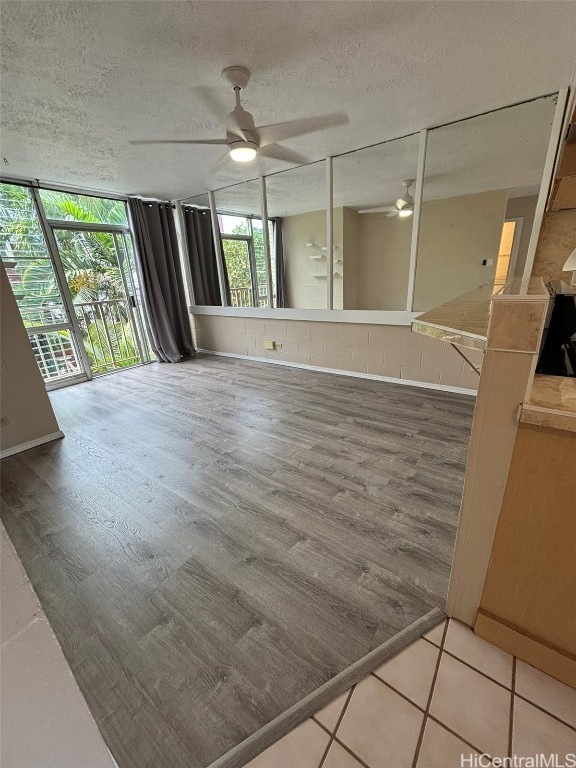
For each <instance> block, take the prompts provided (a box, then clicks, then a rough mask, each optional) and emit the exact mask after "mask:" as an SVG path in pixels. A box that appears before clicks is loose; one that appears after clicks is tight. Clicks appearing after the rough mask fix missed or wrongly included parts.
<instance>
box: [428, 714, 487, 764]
mask: <svg viewBox="0 0 576 768" xmlns="http://www.w3.org/2000/svg"><path fill="white" fill-rule="evenodd" d="M475 754H478V753H477V752H475V751H474V750H473V749H472V748H471V747H469V746H468V744H465V743H464V742H463V741H461V740H460V739H458V738H456V736H454V735H453V734H451V733H450V731H447V730H446V728H442V726H441V725H438V723H435V722H434V721H433V720H428V721H427V723H426V728H425V729H424V738H423V739H422V745H421V747H420V754H419V755H418V762H417V764H416V766H417V768H460V766H461V765H462V761H461V758H462V755H464V756H465V757H466V758H469V757H470V755H475Z"/></svg>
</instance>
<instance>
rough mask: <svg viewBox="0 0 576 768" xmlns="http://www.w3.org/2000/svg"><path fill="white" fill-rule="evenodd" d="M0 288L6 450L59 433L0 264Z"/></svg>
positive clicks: (0, 396) (0, 393)
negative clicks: (6, 421)
mask: <svg viewBox="0 0 576 768" xmlns="http://www.w3.org/2000/svg"><path fill="white" fill-rule="evenodd" d="M0 288H1V295H0V352H1V363H0V365H1V375H0V379H1V388H0V411H1V415H2V418H3V419H7V420H8V423H7V424H6V425H5V426H3V427H2V428H1V432H0V445H1V450H2V452H6V451H9V450H10V449H13V448H16V447H17V446H19V445H22V444H26V443H28V442H30V441H35V440H38V441H42V439H44V438H47V439H50V438H51V437H58V436H60V433H59V427H58V423H57V421H56V417H55V416H54V411H53V410H52V405H51V403H50V400H49V398H48V395H47V393H46V388H45V386H44V382H43V381H42V376H41V375H40V371H39V370H38V366H37V365H36V360H35V359H34V354H33V352H32V348H31V347H30V343H29V341H28V334H27V333H26V330H25V328H24V324H23V323H22V318H21V317H20V312H19V311H18V305H17V304H16V300H15V298H14V294H13V293H12V289H11V288H10V283H9V281H8V277H7V276H6V271H5V269H4V267H3V266H0Z"/></svg>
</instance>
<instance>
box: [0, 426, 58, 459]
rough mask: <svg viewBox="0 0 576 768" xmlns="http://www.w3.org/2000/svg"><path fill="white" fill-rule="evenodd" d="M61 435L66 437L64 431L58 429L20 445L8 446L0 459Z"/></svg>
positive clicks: (1, 453) (0, 454) (1, 452)
mask: <svg viewBox="0 0 576 768" xmlns="http://www.w3.org/2000/svg"><path fill="white" fill-rule="evenodd" d="M61 437H64V432H62V431H61V430H58V432H51V433H50V434H49V435H44V436H43V437H37V438H36V439H35V440H28V442H27V443H20V444H19V445H15V446H13V447H12V448H6V450H4V451H0V459H6V458H8V456H13V455H14V454H15V453H21V452H22V451H27V450H29V449H30V448H36V446H37V445H43V444H44V443H49V442H51V441H52V440H59V439H60V438H61Z"/></svg>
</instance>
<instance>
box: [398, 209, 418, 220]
mask: <svg viewBox="0 0 576 768" xmlns="http://www.w3.org/2000/svg"><path fill="white" fill-rule="evenodd" d="M413 213H414V211H413V210H412V208H411V207H408V206H406V207H404V208H402V209H401V210H399V211H398V216H401V217H402V218H403V219H407V218H408V216H412V214H413Z"/></svg>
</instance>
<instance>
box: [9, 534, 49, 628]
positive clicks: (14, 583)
mask: <svg viewBox="0 0 576 768" xmlns="http://www.w3.org/2000/svg"><path fill="white" fill-rule="evenodd" d="M0 588H1V592H0V608H1V611H2V621H1V622H0V642H2V643H4V642H6V640H8V639H9V638H10V637H13V636H14V635H16V634H17V633H18V632H20V631H21V630H22V629H23V628H24V627H25V626H26V625H27V624H29V623H30V621H31V620H32V619H33V618H34V616H35V615H36V614H40V613H41V612H42V609H41V608H40V603H39V602H38V598H37V597H36V593H35V592H34V590H33V589H32V585H31V584H30V582H29V581H28V578H27V576H26V573H25V572H24V568H23V567H22V563H21V562H20V560H19V559H18V555H17V554H16V552H15V550H14V547H13V546H12V542H11V541H10V539H9V538H8V534H7V533H6V530H5V529H4V526H3V525H0Z"/></svg>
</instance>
